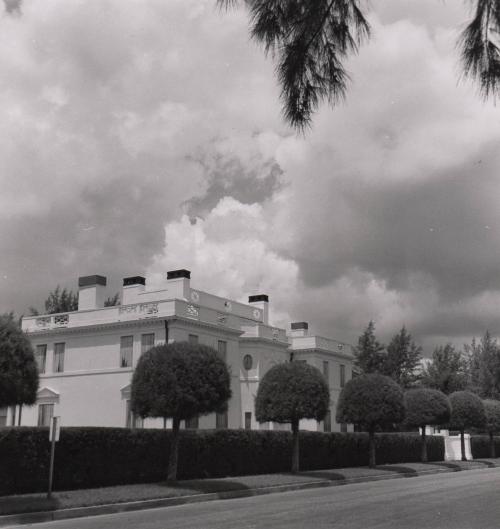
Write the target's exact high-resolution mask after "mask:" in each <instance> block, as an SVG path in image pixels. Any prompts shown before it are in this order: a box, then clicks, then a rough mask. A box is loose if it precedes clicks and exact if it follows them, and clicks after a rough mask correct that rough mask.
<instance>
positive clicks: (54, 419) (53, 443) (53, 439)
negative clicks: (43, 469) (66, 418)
mask: <svg viewBox="0 0 500 529" xmlns="http://www.w3.org/2000/svg"><path fill="white" fill-rule="evenodd" d="M57 419H58V417H52V428H51V434H52V435H51V439H50V467H49V490H48V492H47V499H48V500H50V498H51V496H52V482H53V480H54V456H55V452H56V428H57Z"/></svg>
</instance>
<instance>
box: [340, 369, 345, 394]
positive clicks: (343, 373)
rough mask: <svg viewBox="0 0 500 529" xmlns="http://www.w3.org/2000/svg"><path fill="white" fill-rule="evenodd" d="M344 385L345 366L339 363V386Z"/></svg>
mask: <svg viewBox="0 0 500 529" xmlns="http://www.w3.org/2000/svg"><path fill="white" fill-rule="evenodd" d="M344 386H345V366H344V365H342V364H340V387H341V388H343V387H344Z"/></svg>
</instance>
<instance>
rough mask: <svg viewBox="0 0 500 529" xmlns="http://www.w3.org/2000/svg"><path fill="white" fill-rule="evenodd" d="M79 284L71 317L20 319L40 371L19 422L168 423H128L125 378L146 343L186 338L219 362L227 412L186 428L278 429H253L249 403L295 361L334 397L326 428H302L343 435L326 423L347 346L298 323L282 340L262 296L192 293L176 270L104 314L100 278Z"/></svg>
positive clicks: (131, 284)
mask: <svg viewBox="0 0 500 529" xmlns="http://www.w3.org/2000/svg"><path fill="white" fill-rule="evenodd" d="M78 284H79V293H78V310H77V311H75V312H69V313H64V314H47V315H39V316H33V317H25V318H23V322H22V328H23V330H24V331H25V332H26V333H27V335H28V337H29V338H30V340H31V342H32V344H33V348H34V350H35V355H36V359H37V362H38V366H39V372H40V389H39V391H38V399H37V403H36V405H35V406H32V407H23V410H22V416H21V424H22V425H24V426H26V425H30V426H34V425H40V426H41V425H48V424H49V421H50V418H51V417H52V416H53V415H58V416H60V417H61V424H62V425H63V426H123V427H125V426H127V427H163V426H168V424H167V425H164V424H163V421H162V420H160V419H145V420H141V419H140V418H138V417H134V416H133V414H132V413H131V411H130V382H131V378H132V373H133V370H134V367H135V365H136V364H137V361H138V359H139V357H140V355H141V354H142V353H143V352H145V351H147V350H148V349H149V348H151V347H152V346H154V345H158V344H161V343H170V342H174V341H190V342H192V343H203V344H206V345H209V346H211V347H213V348H214V349H216V350H217V351H218V352H219V354H220V355H221V357H223V358H224V359H225V361H226V362H227V365H228V368H229V370H230V372H231V387H232V397H231V400H230V402H229V406H228V411H227V412H226V413H223V414H212V415H208V416H203V417H200V418H199V419H198V420H193V421H190V422H189V423H188V424H185V425H183V426H184V427H188V428H247V429H259V428H260V429H268V428H271V429H280V428H286V426H282V425H276V424H269V423H266V424H259V423H258V422H256V420H255V411H254V399H255V395H256V393H257V389H258V385H259V381H260V380H261V379H262V377H263V375H264V374H265V373H266V372H267V370H268V369H269V368H270V367H271V366H273V365H275V364H277V363H281V362H287V361H290V360H294V361H306V362H308V363H310V364H312V365H314V366H316V367H317V368H318V369H320V371H321V372H322V373H323V374H324V375H325V377H326V378H327V380H328V383H329V386H330V391H331V399H332V400H331V412H330V414H329V415H328V416H327V417H326V419H325V421H323V422H321V423H318V422H316V421H303V422H302V424H301V427H302V428H306V429H311V430H326V431H331V430H333V431H335V430H337V431H338V430H340V429H341V425H338V424H336V423H335V421H334V417H335V406H336V402H337V400H338V394H339V392H340V390H341V388H342V386H343V384H344V383H345V381H346V380H349V379H350V378H351V376H352V350H351V349H352V348H351V346H350V345H349V344H345V343H341V342H338V341H335V340H331V339H327V338H321V337H318V336H310V335H309V334H308V325H307V323H304V322H301V323H293V324H292V325H291V331H290V332H289V334H288V335H287V333H286V331H285V329H281V328H278V327H275V326H273V325H271V324H270V322H269V300H268V296H267V295H262V294H261V295H251V296H249V298H248V303H247V304H245V303H239V302H237V301H234V300H230V299H226V298H222V297H219V296H216V295H213V294H209V293H207V292H203V291H201V290H198V289H195V288H192V287H191V284H190V272H189V271H188V270H174V271H171V272H168V273H167V278H166V281H165V284H164V286H163V287H162V288H161V289H160V290H148V289H147V288H146V280H145V278H143V277H139V276H137V277H128V278H125V279H124V280H123V290H122V294H121V304H120V305H118V306H112V307H105V306H104V300H105V299H106V296H105V289H106V278H105V277H102V276H98V275H96V276H87V277H80V278H79V283H78ZM13 415H15V414H13ZM17 415H18V417H19V410H17ZM2 417H4V419H3V422H4V423H6V424H11V423H12V421H13V420H15V419H14V418H12V419H11V418H10V414H6V413H3V415H2V414H1V413H0V420H2ZM18 417H17V420H18ZM346 428H347V427H346V426H345V425H343V426H342V429H346Z"/></svg>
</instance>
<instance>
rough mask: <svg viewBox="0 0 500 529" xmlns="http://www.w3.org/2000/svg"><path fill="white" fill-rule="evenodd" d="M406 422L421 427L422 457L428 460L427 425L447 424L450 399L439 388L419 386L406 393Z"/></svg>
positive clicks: (424, 460) (423, 460) (425, 460)
mask: <svg viewBox="0 0 500 529" xmlns="http://www.w3.org/2000/svg"><path fill="white" fill-rule="evenodd" d="M405 405H406V420H405V422H406V424H408V425H410V426H419V427H420V428H421V430H422V431H421V439H422V441H421V459H422V462H423V463H425V462H427V437H426V431H425V428H426V426H427V425H436V424H445V423H447V422H448V421H449V420H450V414H451V406H450V401H449V400H448V398H447V397H446V395H445V394H444V393H442V392H441V391H439V390H437V389H427V388H417V389H410V390H408V391H407V392H406V393H405Z"/></svg>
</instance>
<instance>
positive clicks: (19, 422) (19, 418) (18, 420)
mask: <svg viewBox="0 0 500 529" xmlns="http://www.w3.org/2000/svg"><path fill="white" fill-rule="evenodd" d="M22 413H23V405H22V404H19V417H18V418H17V425H18V426H21V414H22Z"/></svg>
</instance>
